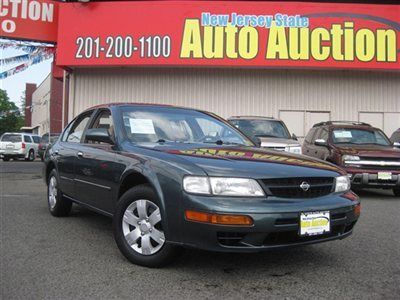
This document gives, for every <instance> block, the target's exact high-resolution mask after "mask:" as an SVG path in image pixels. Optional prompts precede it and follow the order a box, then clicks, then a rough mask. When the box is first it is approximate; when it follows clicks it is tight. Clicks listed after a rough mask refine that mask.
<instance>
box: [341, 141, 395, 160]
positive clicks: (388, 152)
mask: <svg viewBox="0 0 400 300" xmlns="http://www.w3.org/2000/svg"><path fill="white" fill-rule="evenodd" d="M336 147H337V149H338V150H339V151H340V153H341V154H342V155H343V154H349V155H357V156H361V157H378V158H383V157H386V158H400V149H399V148H395V147H393V146H382V145H349V144H347V145H343V146H342V145H341V146H336Z"/></svg>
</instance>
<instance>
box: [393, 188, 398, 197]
mask: <svg viewBox="0 0 400 300" xmlns="http://www.w3.org/2000/svg"><path fill="white" fill-rule="evenodd" d="M393 194H394V195H395V196H397V197H400V188H394V189H393Z"/></svg>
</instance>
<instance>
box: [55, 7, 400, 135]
mask: <svg viewBox="0 0 400 300" xmlns="http://www.w3.org/2000/svg"><path fill="white" fill-rule="evenodd" d="M168 2H169V1H163V2H157V5H158V7H159V9H158V10H161V11H163V13H160V14H158V12H153V9H154V6H151V5H155V4H154V3H155V2H154V1H153V2H152V3H153V4H143V3H141V4H138V3H135V2H129V3H124V4H123V5H122V4H120V5H118V6H116V5H115V4H111V3H106V2H101V4H100V3H96V7H94V6H93V8H94V9H92V10H90V9H89V8H90V7H91V3H89V4H88V5H87V6H81V7H77V6H75V7H71V6H68V4H63V5H62V6H61V10H60V20H61V22H60V25H59V26H60V31H59V32H61V33H62V34H63V35H61V36H59V44H58V47H59V49H58V63H59V65H60V66H62V67H64V68H66V70H68V72H67V73H66V74H68V81H66V84H65V88H66V90H67V92H65V95H68V99H66V102H65V105H64V112H65V114H64V115H65V116H66V117H65V118H64V119H65V121H67V120H71V119H72V118H74V117H75V116H76V115H77V114H79V113H80V112H82V111H83V110H85V109H86V108H88V107H91V106H94V105H98V104H102V103H109V102H147V103H161V104H172V105H179V106H185V107H193V108H198V109H204V110H207V111H212V112H215V113H217V114H219V115H221V116H222V117H225V118H227V117H230V116H233V115H257V116H272V117H275V118H280V119H282V120H284V121H285V122H286V124H287V126H288V127H289V129H290V131H291V132H293V133H295V134H296V135H297V136H298V137H300V138H302V137H304V136H305V135H306V133H307V131H308V130H309V129H310V128H311V127H312V125H313V124H315V123H317V122H321V121H329V120H349V121H362V122H368V123H371V124H372V125H374V126H377V127H379V128H382V129H383V130H384V131H385V133H386V134H388V135H390V134H391V133H392V132H393V131H394V130H395V129H397V128H399V127H400V62H399V59H400V57H399V56H400V55H399V52H398V51H397V49H400V41H399V39H400V38H399V37H400V35H399V29H400V6H399V5H375V4H374V5H373V6H368V5H365V4H354V3H353V4H351V5H350V6H348V7H344V5H345V4H339V3H318V4H315V3H314V4H310V3H304V2H299V3H291V4H282V5H277V4H276V3H274V4H273V3H272V4H270V3H268V2H258V3H260V4H254V3H253V4H252V5H250V4H247V3H245V1H243V2H236V3H233V4H232V3H227V2H225V3H224V4H221V3H218V2H217V3H215V4H210V3H208V4H207V3H206V4H201V2H200V1H199V3H198V4H197V6H199V7H200V6H201V8H199V9H198V10H196V9H193V8H191V7H184V8H183V11H182V12H180V11H179V8H178V7H172V8H171V6H168ZM361 2H362V1H361ZM182 3H183V2H182ZM182 3H181V4H180V6H184V4H182ZM191 3H193V1H191ZM207 5H208V6H210V7H207ZM218 5H221V6H218ZM346 5H347V4H346ZM121 6H123V7H121ZM160 6H165V9H161V8H160ZM197 6H196V7H197ZM259 7H261V9H260V8H259ZM310 7H311V8H310ZM169 9H174V11H170V10H169ZM185 9H186V10H185ZM122 10H126V14H129V15H130V16H135V14H137V15H138V16H137V18H139V19H140V16H139V15H140V14H143V12H146V11H148V14H146V15H147V16H149V17H153V15H154V17H157V18H159V20H160V21H159V22H160V23H161V25H160V28H156V29H154V32H159V35H160V39H161V40H164V38H165V37H170V38H171V41H170V43H171V45H172V46H171V48H170V53H169V52H168V51H166V53H165V54H168V55H169V56H168V57H167V56H165V57H164V58H157V59H156V58H155V57H147V56H148V55H150V56H151V55H153V56H154V55H155V54H154V51H153V52H152V50H151V49H150V50H149V51H150V52H147V50H146V49H147V48H146V49H144V48H143V47H145V46H146V45H147V44H146V43H147V42H146V41H147V39H149V38H150V40H149V43H150V42H152V39H151V38H154V36H149V38H147V39H144V40H142V41H141V39H140V36H141V35H142V34H145V33H146V32H148V31H152V30H153V28H151V29H143V28H145V26H144V25H142V26H141V25H140V24H142V23H135V22H136V20H137V19H134V18H133V17H132V20H128V19H126V18H125V16H124V14H123V13H124V12H123V11H122ZM105 11H107V13H108V15H107V18H108V19H109V20H113V21H115V23H116V24H115V28H114V27H113V26H114V25H107V26H108V27H104V28H101V29H96V27H95V26H94V25H93V24H95V23H96V22H93V24H92V25H87V23H84V19H89V18H90V19H92V20H96V18H97V15H96V14H98V15H101V16H104V13H103V12H105ZM177 11H178V12H177ZM210 11H219V12H221V11H222V12H224V14H222V15H221V14H219V15H217V16H216V18H218V17H221V18H222V17H223V16H225V15H226V16H228V18H231V21H232V22H234V21H235V22H238V21H237V19H233V13H234V14H235V17H237V14H238V12H242V11H246V12H251V13H252V14H254V15H256V16H259V17H260V19H259V20H258V21H257V22H254V23H251V20H250V19H249V20H250V21H249V23H248V24H247V26H246V24H244V25H243V24H241V25H240V26H239V25H238V26H237V29H235V30H237V33H238V40H236V44H235V43H234V44H232V45H231V46H229V35H228V32H227V30H228V28H230V27H229V24H228V25H227V26H225V27H224V25H223V24H222V23H215V24H213V23H212V22H213V21H212V20H213V19H212V16H210V15H209V12H210ZM266 11H271V15H272V16H274V18H275V21H274V22H278V18H279V17H277V15H276V14H275V13H276V12H285V13H286V12H287V13H288V15H289V16H290V13H292V14H293V16H295V15H298V14H305V15H309V16H314V17H310V19H309V21H307V22H309V24H308V25H307V26H306V27H305V28H304V30H303V29H301V30H303V31H301V30H300V29H299V31H296V30H298V29H296V26H301V25H299V24H300V23H298V24H297V25H296V24H295V25H294V27H291V26H290V24H289V25H287V26H288V27H287V28H285V29H284V30H282V31H280V30H279V29H278V30H276V36H275V39H276V42H275V41H274V38H271V35H272V34H273V33H272V32H273V30H274V25H273V24H272V26H271V28H268V29H265V28H261V29H260V28H257V30H258V33H257V34H256V32H255V31H254V30H253V28H255V27H257V26H259V25H260V24H261V23H260V22H267V21H266V20H268V19H267V17H265V14H263V15H261V13H260V12H266ZM326 11H334V14H333V15H332V16H331V17H335V18H338V19H337V20H335V19H334V20H333V21H327V20H330V18H325V17H324V16H322V15H323V12H326ZM78 12H79V13H80V14H79V16H77V13H78ZM204 12H207V13H204ZM297 12H298V14H297ZM344 12H346V13H344ZM118 13H120V14H119V15H118ZM181 13H182V14H185V15H184V16H182V15H181ZM73 14H75V15H76V16H77V17H76V18H72V16H73ZM186 14H187V15H186ZM207 14H208V15H207ZM274 14H275V15H274ZM321 14H322V15H321ZM117 15H118V18H119V19H121V20H122V21H121V20H117ZM366 15H368V16H367V17H365V16H366ZM193 16H198V19H195V20H198V22H197V23H196V22H194V23H188V22H191V21H193V19H192V18H193ZM231 16H232V17H231ZM321 16H322V17H321ZM167 17H168V18H170V17H171V18H172V17H173V18H177V19H179V18H181V19H182V20H179V21H176V28H177V29H179V30H180V31H179V33H176V32H174V30H175V29H176V28H175V27H174V26H175V25H174V24H172V25H170V24H168V25H165V26H164V27H167V29H165V31H168V30H169V31H170V32H169V33H168V35H163V33H164V32H163V31H164V29H163V28H162V27H163V25H162V24H167V23H165V22H166V20H164V19H163V18H167ZM261 17H264V19H262V18H261ZM363 18H366V19H367V20H364V19H363ZM81 19H82V20H81ZM72 20H73V21H72ZM171 20H173V21H171V22H172V23H173V22H175V19H171ZM216 20H217V19H216ZM263 20H264V21H263ZM293 20H294V19H293ZM371 20H372V21H371ZM382 20H383V21H382ZM139 21H140V22H144V21H145V20H144V19H143V20H142V19H140V20H139ZM139 21H137V22H139ZM389 21H390V22H389ZM118 22H121V23H118ZM163 22H164V23H163ZM207 22H209V23H207ZM216 22H220V21H216ZM221 22H222V21H221ZM293 22H294V21H293ZM299 22H300V21H299ZM326 22H328V23H329V22H333V24H331V23H329V24H328V23H326ZM335 22H336V23H335ZM379 22H381V23H379ZM339 23H340V24H342V25H343V26H342V25H341V26H342V27H340V28H339V27H335V26H337V25H338V24H339ZM378 23H379V24H378ZM107 24H109V23H107ZM188 24H189V25H190V24H192V25H193V24H194V25H193V26H194V27H191V28H192V31H188V32H189V33H188V34H189V35H188V37H186V32H187V31H186V30H187V26H189V25H188ZM196 24H197V25H199V24H200V25H199V27H198V28H199V29H198V28H197V27H196V26H197V25H196ZM262 24H265V23H262ZM275 24H276V23H275ZM304 24H305V23H304ZM122 25H125V27H127V28H125V27H123V26H122ZM242 25H243V26H242ZM152 26H154V27H157V26H158V25H157V24H156V25H154V24H153V25H152ZM282 26H284V25H282ZM346 26H347V27H346ZM75 27H76V30H78V28H79V33H76V34H75V35H74V33H73V32H74V31H75V30H74V28H75ZM170 27H171V28H170ZM218 27H224V28H226V29H225V32H222V31H221V32H222V33H221V34H226V36H225V39H222V40H223V42H221V43H222V44H221V45H220V48H218V47H219V44H218V43H219V41H218V40H217V37H218V34H219V33H218V32H219V31H218V30H219V29H218ZM247 27H252V28H247ZM259 27H260V26H259ZM132 28H134V29H132ZM180 28H183V33H182V32H181V31H182V30H181V29H180ZM382 28H386V29H385V30H386V31H382V30H383V29H382ZM244 30H248V31H247V32H245V33H244V34H243V36H244V37H243V39H245V36H246V35H247V36H248V37H249V39H248V40H246V39H245V41H247V42H248V43H247V46H246V45H245V46H241V45H240V42H241V41H240V34H241V32H243V31H244ZM197 31H198V34H199V41H200V42H199V43H201V46H202V47H203V48H202V51H198V48H196V47H197V46H198V45H195V44H194V42H193V41H194V40H196V39H197V36H196V32H197ZM265 31H267V35H266V37H264V35H263V34H264V32H265ZM292 31H293V32H294V33H296V34H299V36H300V37H304V39H306V41H308V43H310V44H309V46H307V47H308V48H310V47H311V48H310V49H308V48H307V49H308V50H309V51H310V53H311V54H309V53H308V52H307V53H306V52H304V53H303V54H304V57H308V59H304V60H301V55H303V54H301V53H299V55H300V56H299V59H292V58H293V57H291V56H290V55H291V53H292V52H291V51H292V50H293V49H292V48H293V43H294V42H295V41H297V42H298V43H300V46H299V47H301V43H302V42H301V41H299V40H296V35H294V33H293V32H292ZM207 32H212V33H213V35H212V41H211V42H212V43H211V44H210V45H211V46H209V48H207V46H206V45H207V38H206V33H207ZM235 32H236V31H235ZM335 32H339V33H340V34H339V33H337V34H336V33H335ZM152 33H153V32H152ZM362 33H363V34H364V33H365V36H364V35H363V36H360V35H361V34H362ZM375 33H376V35H375ZM103 34H104V35H105V36H101V35H103ZM127 34H130V35H127ZM174 34H176V35H177V36H176V37H174ZM253 34H254V35H257V37H258V39H257V40H253V41H252V40H251V39H250V37H251V36H252V35H253ZM285 34H286V35H285ZM290 34H292V35H290ZM303 34H304V36H303ZM308 34H309V37H308V38H307V37H306V36H307V35H308ZM325 34H327V35H326V36H325ZM328 34H330V35H329V36H328ZM85 35H86V36H87V37H89V38H85ZM106 35H107V36H106ZM283 35H285V36H283ZM357 35H358V36H360V38H357ZM96 36H100V37H99V40H97V39H96ZM113 36H115V37H117V36H121V37H123V38H124V37H125V36H127V37H132V39H133V44H134V45H137V46H138V48H140V49H139V50H137V51H138V52H139V51H140V52H141V53H140V55H139V53H137V54H135V52H134V54H133V55H132V54H131V53H129V54H130V55H132V56H131V57H130V58H129V59H128V58H127V57H125V58H124V54H123V53H122V52H121V53H122V54H121V56H122V57H121V58H119V59H118V57H116V56H115V55H114V57H111V58H107V53H103V51H102V49H103V46H105V47H106V48H105V50H109V51H104V52H110V51H111V52H110V53H111V55H112V54H113V53H112V51H114V50H113V49H111V50H110V49H107V45H108V44H107V42H106V41H107V40H109V41H110V42H112V43H114V42H118V39H114V38H113ZM157 36H158V35H157ZM221 36H222V35H221ZM82 37H83V38H82ZM231 37H232V36H231ZM338 37H340V41H341V43H342V44H340V47H339V46H338V45H339V44H338V43H339V42H338V39H337V38H338ZM80 38H82V43H81V40H80ZM101 38H103V39H104V40H103V41H102V40H101ZM174 38H175V39H174ZM280 39H282V41H283V40H284V41H285V42H287V43H280V42H279V43H280V44H279V43H278V41H279V40H280ZM318 39H319V40H318ZM185 40H186V41H187V43H188V45H186V46H185V47H184V43H185ZM315 40H317V42H319V43H317V44H316V46H314V47H313V46H312V43H313V42H315ZM368 40H369V41H370V42H368ZM88 41H89V44H90V43H92V44H93V45H94V46H93V47H90V48H88V47H87V46H86V44H87V43H88ZM96 41H98V43H99V44H100V46H101V47H100V46H99V48H98V49H97V51H98V53H96V47H95V45H96ZM125 41H127V40H126V39H125ZM128 41H129V40H128ZM135 41H136V44H135ZM143 41H145V42H143ZM346 41H350V42H348V43H347V44H346V45H345V44H344V43H345V42H346ZM73 42H75V43H73ZM242 42H243V41H242ZM373 42H375V44H374V43H373ZM255 43H256V44H257V47H258V48H257V50H259V51H258V52H257V53H256V52H254V53H256V54H254V56H252V55H253V54H252V51H253V50H252V48H251V45H252V44H255ZM274 43H275V44H274ZM335 43H336V44H335ZM264 44H267V46H268V47H267V49H265V48H263V47H264V46H263V45H264ZM283 44H284V47H282V45H283ZM122 45H124V44H122ZM125 45H126V44H125ZM152 46H153V48H154V47H155V46H154V43H153V45H152ZM273 46H274V47H275V48H273ZM286 46H287V49H286V50H285V47H286ZM74 47H77V49H76V48H74ZM221 47H222V48H221ZM229 47H231V48H229ZM246 47H247V48H246ZM291 47H292V48H291ZM385 47H386V48H385ZM114 48H115V47H114ZM156 48H157V47H155V48H154V49H156ZM134 49H135V47H134ZM154 49H153V50H154ZM207 49H208V50H207ZM218 49H220V50H221V55H225V56H221V57H218V55H219V54H218V53H219V52H218V51H219V50H218ZM229 49H231V50H232V49H234V50H235V51H236V50H237V53H239V56H240V55H241V54H240V53H241V51H242V56H243V57H238V58H235V59H233V58H232V57H236V56H234V55H235V54H237V53H236V52H234V51H233V50H232V51H231V52H230V53H229V51H228V50H229ZM271 49H274V50H271ZM291 49H292V50H291ZM374 49H375V50H374ZM379 49H380V50H379ZM103 50H104V49H103ZM295 50H296V49H294V50H293V51H295ZM121 51H122V50H121ZM287 51H289V54H288V55H289V56H288V57H285V55H286V54H287ZM299 51H300V50H299ZM379 51H380V52H379ZM324 52H326V53H327V54H328V55H327V56H326V59H325V60H323V59H322V58H321V56H323V55H324ZM110 53H108V54H109V55H110ZM114 54H116V55H117V56H119V54H118V53H114ZM186 55H187V57H186ZM245 55H247V56H248V57H247V58H248V59H247V58H246V57H245ZM329 55H330V56H329ZM161 56H162V55H161ZM226 56H227V57H226ZM250 56H252V57H253V59H250ZM328 56H329V57H328ZM350 58H351V59H350ZM268 59H269V60H268Z"/></svg>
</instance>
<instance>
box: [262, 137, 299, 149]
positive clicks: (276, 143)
mask: <svg viewBox="0 0 400 300" xmlns="http://www.w3.org/2000/svg"><path fill="white" fill-rule="evenodd" d="M259 139H260V141H261V146H262V147H271V148H274V147H286V146H299V147H300V143H299V142H298V141H295V140H292V139H284V138H274V137H260V138H259Z"/></svg>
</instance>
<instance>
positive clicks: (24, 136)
mask: <svg viewBox="0 0 400 300" xmlns="http://www.w3.org/2000/svg"><path fill="white" fill-rule="evenodd" d="M37 152H38V143H35V140H34V136H33V135H32V134H29V133H20V132H16V133H13V132H11V133H9V132H6V133H4V134H3V135H2V136H1V139H0V158H2V159H3V160H4V161H9V160H10V159H11V158H13V159H17V158H25V160H27V161H33V160H34V159H35V157H36V154H37Z"/></svg>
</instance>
